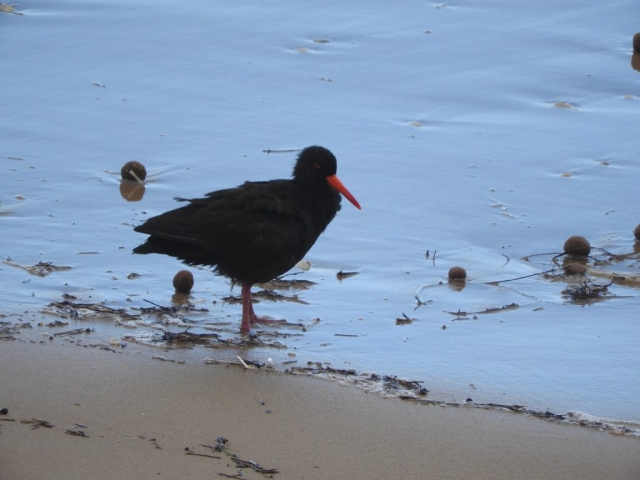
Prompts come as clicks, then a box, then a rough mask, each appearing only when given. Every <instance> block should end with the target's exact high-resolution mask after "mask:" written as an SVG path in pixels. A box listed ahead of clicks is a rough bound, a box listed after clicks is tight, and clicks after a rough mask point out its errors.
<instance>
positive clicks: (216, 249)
mask: <svg viewBox="0 0 640 480" xmlns="http://www.w3.org/2000/svg"><path fill="white" fill-rule="evenodd" d="M336 169H337V162H336V157H335V156H334V155H333V154H332V153H331V152H330V151H329V150H327V149H326V148H324V147H319V146H313V147H307V148H305V149H304V150H302V152H301V153H300V155H299V156H298V160H297V161H296V165H295V167H294V169H293V178H292V179H291V180H270V181H266V182H245V183H244V184H243V185H240V186H238V187H236V188H229V189H225V190H218V191H216V192H211V193H208V194H206V196H205V197H204V198H195V199H184V198H178V199H177V200H178V201H185V202H189V203H188V205H186V206H184V207H180V208H177V209H175V210H171V211H169V212H166V213H163V214H161V215H158V216H156V217H152V218H149V219H148V220H147V221H146V222H144V223H143V224H142V225H139V226H137V227H135V228H134V230H135V231H136V232H140V233H146V234H147V235H150V237H149V238H148V239H147V241H146V242H145V243H143V244H142V245H140V246H138V247H136V248H135V249H134V250H133V252H134V253H142V254H146V253H162V254H165V255H170V256H172V257H176V258H178V259H180V260H182V261H183V262H184V263H187V264H189V265H207V266H212V267H214V269H215V272H216V273H217V274H218V275H224V276H226V277H228V278H230V279H231V282H232V283H233V284H240V285H241V286H242V324H241V326H240V330H241V331H242V332H243V333H248V332H249V331H250V330H251V324H252V323H256V322H259V321H265V319H261V318H260V317H257V316H256V314H255V313H254V311H253V305H252V303H251V286H252V285H253V284H254V283H263V282H268V281H269V280H272V279H274V278H276V277H278V276H279V275H282V274H283V273H285V272H287V271H288V270H290V269H291V268H292V267H293V266H294V265H296V263H298V262H299V261H300V260H302V258H303V257H304V256H305V254H306V253H307V252H308V251H309V249H310V248H311V247H312V246H313V244H314V243H315V242H316V240H317V239H318V237H319V236H320V234H321V233H322V232H323V231H324V229H325V228H327V225H329V223H330V222H331V220H333V218H334V217H335V215H336V213H337V212H338V210H340V193H341V194H342V195H344V196H345V197H346V198H347V200H349V201H350V202H351V203H352V204H353V205H355V206H356V207H357V208H358V209H360V204H359V203H358V201H357V200H356V199H355V198H354V197H353V195H351V193H350V192H349V190H347V189H346V187H345V186H344V185H343V184H342V182H341V181H340V180H339V179H338V177H337V176H336Z"/></svg>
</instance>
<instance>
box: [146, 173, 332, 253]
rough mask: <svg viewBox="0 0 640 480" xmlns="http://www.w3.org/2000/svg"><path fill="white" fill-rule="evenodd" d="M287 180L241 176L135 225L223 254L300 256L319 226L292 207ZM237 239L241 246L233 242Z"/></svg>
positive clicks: (311, 242)
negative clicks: (237, 182)
mask: <svg viewBox="0 0 640 480" xmlns="http://www.w3.org/2000/svg"><path fill="white" fill-rule="evenodd" d="M294 189H295V187H293V186H292V185H291V182H290V181H288V180H277V181H271V182H247V183H245V184H243V185H241V186H239V187H236V188H230V189H226V190H219V191H216V192H211V193H209V194H207V195H206V196H205V197H204V198H197V199H191V200H189V204H188V205H186V206H184V207H181V208H178V209H175V210H171V211H169V212H166V213H163V214H161V215H158V216H156V217H152V218H150V219H148V220H147V221H146V222H145V223H144V224H143V225H140V226H139V227H136V229H135V230H136V231H139V232H142V233H146V234H149V235H152V236H157V237H161V238H164V239H167V240H171V241H175V242H180V243H184V244H191V245H194V246H199V247H200V248H203V249H205V250H207V251H210V252H213V253H218V254H222V255H224V256H226V257H234V256H236V254H237V255H238V256H241V255H242V256H244V257H245V258H246V257H247V256H252V255H256V256H257V257H259V256H264V255H265V252H268V253H269V254H270V255H271V256H273V257H277V256H281V257H283V256H287V255H294V256H301V255H304V254H305V253H306V252H307V251H308V249H309V248H310V247H311V245H313V243H315V240H316V239H317V237H318V235H319V234H320V232H317V234H316V233H315V232H314V231H313V230H314V227H313V222H312V221H311V220H310V219H309V218H307V217H308V215H305V212H303V211H301V210H300V209H299V208H296V202H295V201H294V197H295V194H296V192H295V190H294ZM240 245H242V246H243V248H241V249H240V248H239V246H240Z"/></svg>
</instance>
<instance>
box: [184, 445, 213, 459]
mask: <svg viewBox="0 0 640 480" xmlns="http://www.w3.org/2000/svg"><path fill="white" fill-rule="evenodd" d="M184 453H185V455H193V456H196V457H207V458H217V459H221V458H222V457H218V456H216V455H207V454H206V453H196V452H194V451H193V450H191V449H190V448H189V447H185V449H184Z"/></svg>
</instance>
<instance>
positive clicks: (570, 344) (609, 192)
mask: <svg viewBox="0 0 640 480" xmlns="http://www.w3.org/2000/svg"><path fill="white" fill-rule="evenodd" d="M345 8H347V7H345V6H344V4H343V3H338V2H323V3H322V5H320V4H318V5H306V6H305V8H304V9H301V8H300V6H299V5H297V4H296V3H293V2H291V3H286V2H285V3H280V4H279V8H278V9H277V10H276V9H267V8H265V7H264V6H263V5H262V4H260V3H258V2H245V3H243V4H242V5H237V4H236V3H235V2H216V4H215V5H208V4H205V3H202V2H194V1H187V2H182V3H181V4H180V5H176V4H175V2H163V1H161V2H153V3H151V2H145V1H142V0H135V1H133V2H118V1H115V2H114V1H112V2H108V3H105V2H101V1H94V2H75V1H67V2H56V3H55V4H51V3H50V2H38V1H32V2H26V3H21V4H20V5H19V8H18V11H19V12H20V13H22V14H23V15H9V14H2V15H0V28H2V32H3V52H4V53H3V65H4V68H3V71H4V75H3V79H4V82H3V83H4V92H5V93H4V94H3V95H2V106H3V108H2V115H1V116H0V126H1V128H2V131H3V132H4V135H3V144H2V147H1V148H2V151H1V155H2V158H1V159H0V162H2V165H3V166H4V169H3V171H4V174H3V175H2V177H1V178H0V202H1V203H0V225H1V227H0V228H2V231H3V239H2V241H1V242H0V255H2V258H3V259H4V260H6V259H8V258H10V259H11V262H14V263H17V264H21V265H33V264H36V263H37V262H39V261H50V262H53V263H54V264H56V265H65V266H70V267H72V269H71V270H68V271H62V272H55V273H51V274H50V275H47V276H45V277H39V276H35V275H31V274H29V273H28V272H27V271H25V270H23V269H21V268H18V267H15V266H12V265H10V264H8V263H4V264H0V269H1V270H0V272H1V273H0V282H2V287H3V288H1V289H0V301H1V302H2V305H3V307H2V311H3V313H5V314H15V315H11V316H10V317H8V318H7V319H16V318H21V319H23V320H25V321H30V320H34V321H36V320H37V321H40V320H39V319H40V318H41V316H40V312H41V311H42V310H44V309H45V308H46V307H47V305H48V304H49V303H50V302H52V301H60V300H62V297H61V295H62V294H64V293H68V294H71V295H74V296H75V297H77V301H78V302H96V303H99V302H104V304H105V305H107V306H110V307H113V308H127V309H129V311H135V310H134V309H135V308H139V307H143V306H149V304H147V303H146V302H145V301H144V299H148V300H150V301H152V302H155V303H157V304H161V305H170V304H171V297H172V294H173V289H172V286H171V279H172V277H173V275H174V274H175V272H176V271H178V270H179V269H181V268H183V266H182V265H181V264H180V263H179V262H178V261H176V260H174V259H171V258H164V257H161V256H157V255H156V256H137V255H132V254H131V250H132V249H133V248H134V247H135V246H137V245H138V244H139V243H141V242H142V241H143V240H144V236H142V235H140V234H137V233H135V232H133V230H132V227H133V226H134V225H136V224H138V223H140V222H141V221H143V220H144V219H145V218H147V217H148V216H150V215H155V214H158V213H161V212H163V211H165V210H168V209H170V208H173V207H174V206H175V205H176V204H175V202H174V201H173V197H174V196H187V197H193V196H199V195H201V194H204V193H206V192H208V191H212V190H215V189H218V188H223V187H228V186H232V185H237V184H240V183H242V182H243V181H245V180H260V179H269V178H280V177H287V176H288V175H289V173H290V170H291V167H292V165H293V162H294V159H295V154H294V153H291V152H287V153H272V154H267V153H264V150H267V149H272V150H274V149H275V150H288V149H297V148H302V147H304V146H307V145H311V144H320V145H324V146H326V147H328V148H330V149H331V150H332V151H333V152H334V153H335V154H336V156H337V158H338V162H339V172H338V173H339V175H340V178H341V179H342V181H343V182H344V183H345V185H346V186H347V187H348V188H349V189H350V190H351V192H352V193H353V194H354V195H355V196H356V198H357V199H358V200H359V201H360V203H361V204H362V206H363V210H362V211H357V210H356V209H355V208H353V207H352V206H351V205H350V204H349V203H348V202H344V203H343V209H342V211H341V212H340V213H339V215H338V217H337V218H336V219H335V220H334V222H333V223H332V224H331V225H330V226H329V228H328V229H327V231H326V232H325V233H324V234H323V236H322V237H321V238H320V240H319V241H318V243H317V244H316V245H315V246H314V248H313V249H312V250H311V252H310V253H309V255H308V257H307V260H308V261H309V262H311V263H312V268H311V270H310V271H309V272H306V273H304V274H301V275H297V276H296V277H295V278H304V279H307V280H311V281H314V282H317V285H315V286H313V287H312V288H311V289H309V290H306V291H299V292H297V293H298V295H299V298H300V299H301V300H303V301H304V302H307V304H306V305H303V304H299V303H286V302H278V303H272V302H267V301H262V302H260V303H259V304H257V306H256V309H257V311H258V312H259V313H260V314H263V315H271V316H273V317H276V318H285V319H287V320H288V321H289V322H301V323H303V324H304V325H307V326H308V328H307V329H306V331H301V330H300V329H299V328H294V327H284V328H277V327H276V328H270V327H267V328H265V329H264V331H265V332H266V333H265V334H264V335H265V338H270V337H268V334H269V333H273V331H274V330H276V329H278V330H279V331H282V332H284V333H285V334H287V335H288V337H287V338H286V339H284V340H283V339H281V341H282V342H283V343H285V344H286V345H287V347H288V348H287V349H286V350H285V349H282V350H276V349H272V348H257V349H256V348H254V349H251V350H248V351H246V350H244V349H242V348H241V349H239V350H237V351H235V350H233V351H226V352H223V351H219V350H209V349H204V348H197V349H195V350H194V351H191V352H186V351H184V352H183V353H182V354H183V355H185V356H191V358H196V359H204V358H206V357H211V356H215V355H218V356H221V358H224V356H225V355H228V356H229V357H230V358H232V357H234V356H235V355H236V354H241V355H243V357H246V358H248V359H252V360H257V361H263V362H264V361H266V360H267V359H268V358H272V359H273V361H274V362H275V363H276V365H282V364H283V362H285V361H292V360H297V362H298V365H305V364H306V362H307V361H313V362H316V361H320V362H330V363H331V365H332V366H334V367H335V368H355V369H357V370H358V371H367V372H377V373H381V374H395V375H399V376H402V377H406V378H411V379H414V380H422V381H424V382H425V383H424V384H425V386H426V387H427V388H428V389H429V390H430V392H431V393H430V395H431V396H433V397H435V398H443V399H457V400H464V399H465V398H467V397H472V398H473V399H474V400H475V401H487V402H491V401H499V402H501V403H519V404H525V405H527V406H528V407H530V408H536V409H542V410H544V409H546V408H548V409H550V410H552V411H554V412H557V413H562V412H566V411H568V410H579V411H584V412H588V413H590V414H593V415H599V416H604V417H610V418H617V419H634V420H640V411H638V407H637V398H638V395H639V394H640V373H639V371H638V368H637V355H636V352H637V343H638V338H640V320H639V319H638V314H637V312H638V307H639V305H640V303H639V300H638V286H637V284H636V285H635V286H634V284H633V283H632V284H627V285H618V284H614V285H611V287H609V295H607V296H606V298H605V299H604V300H602V301H598V302H595V303H592V304H588V305H576V304H574V303H572V302H570V301H569V300H568V299H567V298H566V296H563V295H562V291H563V290H565V289H566V288H567V284H568V283H567V282H568V280H567V279H566V278H559V277H558V275H557V274H558V272H557V271H556V272H554V274H553V275H551V276H541V275H539V276H534V277H527V278H523V279H521V280H516V281H510V282H506V283H501V284H499V286H494V285H489V284H487V283H486V282H492V281H501V280H509V279H514V278H517V277H524V276H527V275H531V274H534V273H539V272H542V271H546V270H549V269H551V268H553V266H554V265H555V263H554V261H553V256H554V253H560V252H561V251H562V245H563V243H564V240H565V239H566V238H567V237H569V236H570V235H584V236H586V237H587V238H588V239H589V240H590V242H591V244H592V245H593V246H597V247H601V248H604V249H606V250H607V251H608V252H611V253H614V254H620V255H622V254H628V256H627V257H625V258H624V259H621V260H619V261H614V262H610V263H609V264H598V263H597V262H596V259H600V260H608V259H610V258H611V257H610V256H608V255H606V254H603V253H600V252H594V255H595V258H591V259H590V260H589V266H590V275H589V277H588V278H590V280H591V281H592V282H594V283H596V284H598V285H604V284H607V283H608V282H609V281H610V279H609V277H607V275H613V274H615V273H621V274H623V275H627V276H633V275H636V276H637V275H638V273H639V272H638V267H639V265H640V263H639V261H638V256H637V255H635V254H634V253H633V252H634V239H633V234H632V231H633V229H634V227H635V226H636V225H637V224H638V222H639V221H640V217H639V216H638V213H637V208H636V206H635V204H634V202H633V192H634V191H635V187H636V185H635V184H636V181H637V178H638V173H639V167H638V153H639V148H638V140H637V139H638V137H639V135H638V134H639V133H640V131H639V129H640V127H638V122H637V118H638V114H639V112H640V103H639V98H640V87H639V85H640V83H639V80H640V76H639V75H640V73H639V72H637V71H635V70H634V69H633V68H632V67H631V54H632V52H631V37H632V36H633V34H634V33H635V29H636V28H637V25H636V22H635V18H637V14H638V8H637V5H636V4H635V2H633V1H631V0H628V1H617V2H614V3H611V2H609V3H606V4H604V3H602V2H587V4H586V5H585V2H562V4H558V3H557V2H548V1H543V2H537V3H536V4H535V5H533V4H532V5H530V6H529V5H525V6H522V5H517V6H515V5H512V4H511V3H510V2H506V1H495V2H490V3H489V4H484V5H480V6H478V5H475V4H474V3H473V2H460V3H452V4H448V3H447V4H443V3H412V2H405V3H402V4H394V5H393V6H391V5H387V4H380V5H376V6H375V7H374V6H372V5H370V4H367V5H366V6H357V5H351V6H349V7H348V8H349V12H345ZM347 13H348V15H347ZM132 159H135V160H138V161H141V162H143V163H144V164H145V165H146V166H147V169H148V170H149V173H150V175H149V178H148V182H147V184H146V190H145V192H144V196H143V198H142V199H141V200H140V201H137V202H134V201H127V199H126V198H125V197H126V196H127V195H131V193H129V194H126V193H125V194H124V197H123V196H122V195H121V193H120V187H121V185H120V179H119V170H120V167H121V166H122V165H123V164H124V163H125V162H126V161H128V160H132ZM427 251H428V252H429V256H428V257H427V255H426V252H427ZM539 254H542V255H539ZM532 255H536V256H532ZM528 256H531V257H530V258H528V259H525V257H528ZM557 262H558V263H561V262H562V259H559V260H557ZM453 265H462V266H464V267H465V268H466V269H467V272H468V274H469V278H468V281H467V285H466V287H465V288H464V289H463V290H461V291H456V290H454V289H452V288H450V287H449V286H448V285H447V284H446V277H447V272H448V270H449V268H450V267H451V266H453ZM339 270H344V271H357V272H359V274H358V275H356V276H354V277H350V278H346V279H343V280H342V281H338V279H337V278H336V273H337V272H338V271H339ZM192 271H193V273H194V275H195V277H196V286H195V288H194V291H193V293H192V302H193V303H194V304H195V305H196V306H197V307H199V308H207V309H208V312H204V313H196V312H194V313H192V314H189V315H188V318H189V319H191V320H192V321H193V322H195V327H194V330H193V331H199V332H202V331H206V330H205V329H204V326H205V324H207V323H213V324H218V325H214V326H213V327H216V326H217V327H219V328H220V329H221V331H222V332H224V333H225V335H228V336H234V335H236V334H237V328H238V325H239V320H240V306H239V305H232V304H228V303H224V302H223V301H222V298H223V297H226V296H228V295H229V293H230V287H229V284H228V282H227V281H226V280H224V279H222V278H219V277H214V276H213V275H212V274H211V273H210V272H208V271H206V270H198V269H192ZM131 273H136V274H139V275H140V277H139V278H131V279H130V278H127V277H128V276H129V275H130V274H131ZM441 283H442V284H441ZM234 293H235V294H236V295H237V294H239V291H237V290H236V291H235V292H234ZM416 297H418V299H419V300H420V302H425V304H423V305H419V304H418V301H417V300H416ZM213 301H215V302H216V303H212V302H213ZM513 303H515V304H517V306H518V307H517V308H512V309H501V308H502V307H505V306H508V305H511V304H513ZM416 307H417V308H416ZM487 309H497V311H495V312H494V313H482V312H485V311H486V310H487ZM455 312H476V313H471V314H469V315H467V316H461V315H455ZM403 314H404V315H406V316H407V317H409V318H413V319H414V320H413V321H412V322H411V323H410V324H404V325H396V319H397V318H404V317H403ZM52 318H54V317H52ZM317 318H319V319H320V321H319V322H314V321H313V320H314V319H317ZM221 323H222V324H221ZM76 325H81V326H85V325H89V326H91V327H92V328H95V329H96V334H97V335H102V336H103V337H105V338H109V337H114V338H117V339H119V340H120V341H122V339H123V337H124V338H129V337H126V336H129V335H138V336H144V335H145V333H146V332H149V331H150V330H151V327H157V325H154V324H153V323H151V324H150V325H147V326H144V325H140V324H138V325H137V326H135V328H126V327H124V326H122V325H117V324H115V323H114V321H113V319H112V318H93V319H85V320H82V321H80V320H75V321H71V322H70V325H69V328H74V327H75V326H76ZM443 327H446V328H443ZM167 328H172V329H173V330H174V331H179V330H181V329H183V327H182V326H179V325H176V326H173V327H167ZM45 331H49V329H45ZM153 331H155V332H157V330H153ZM336 334H338V335H336ZM345 335H348V336H345ZM0 348H1V346H0ZM290 354H295V356H293V355H290Z"/></svg>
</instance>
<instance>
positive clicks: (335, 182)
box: [327, 175, 362, 210]
mask: <svg viewBox="0 0 640 480" xmlns="http://www.w3.org/2000/svg"><path fill="white" fill-rule="evenodd" d="M327 182H328V183H329V185H331V186H332V187H333V188H335V189H336V190H337V191H339V192H340V193H341V194H342V195H343V196H344V197H345V198H346V199H347V200H349V201H350V202H351V203H353V205H354V206H355V207H356V208H357V209H358V210H362V208H360V204H359V203H358V201H357V200H356V197H354V196H353V195H351V192H350V191H349V190H347V187H345V186H344V185H343V184H342V182H341V181H340V179H339V178H338V176H337V175H330V176H328V177H327Z"/></svg>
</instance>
